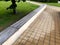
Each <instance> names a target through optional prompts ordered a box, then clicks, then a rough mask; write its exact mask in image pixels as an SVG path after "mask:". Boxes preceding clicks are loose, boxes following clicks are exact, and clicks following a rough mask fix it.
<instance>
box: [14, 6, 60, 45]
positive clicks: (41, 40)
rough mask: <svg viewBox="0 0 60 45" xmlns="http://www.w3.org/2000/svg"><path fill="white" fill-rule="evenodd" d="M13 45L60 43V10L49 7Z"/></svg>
mask: <svg viewBox="0 0 60 45" xmlns="http://www.w3.org/2000/svg"><path fill="white" fill-rule="evenodd" d="M13 45H60V12H59V11H56V10H54V9H52V8H50V7H47V8H46V9H45V10H44V11H43V12H42V13H41V14H40V15H39V16H38V17H37V18H36V19H35V21H34V22H33V23H32V24H31V25H30V26H29V27H28V28H27V29H26V31H25V32H24V33H23V34H22V35H21V36H20V37H19V38H18V39H17V40H16V42H15V43H14V44H13Z"/></svg>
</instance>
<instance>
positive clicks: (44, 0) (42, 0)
mask: <svg viewBox="0 0 60 45" xmlns="http://www.w3.org/2000/svg"><path fill="white" fill-rule="evenodd" d="M31 1H38V2H58V0H31Z"/></svg>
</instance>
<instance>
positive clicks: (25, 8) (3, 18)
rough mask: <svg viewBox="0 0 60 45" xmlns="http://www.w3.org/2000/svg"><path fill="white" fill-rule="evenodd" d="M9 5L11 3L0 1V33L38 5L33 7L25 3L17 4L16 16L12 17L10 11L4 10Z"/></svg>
mask: <svg viewBox="0 0 60 45" xmlns="http://www.w3.org/2000/svg"><path fill="white" fill-rule="evenodd" d="M9 5H11V2H10V1H9V2H4V1H0V31H2V30H3V29H5V28H6V27H8V26H10V25H11V24H13V23H14V22H16V21H18V20H19V19H21V18H22V17H24V16H25V15H27V14H28V13H30V12H31V11H33V10H34V9H36V8H37V7H39V6H38V5H34V4H31V3H27V2H24V3H23V2H19V3H17V9H16V10H17V14H15V15H13V14H12V10H6V8H7V7H9Z"/></svg>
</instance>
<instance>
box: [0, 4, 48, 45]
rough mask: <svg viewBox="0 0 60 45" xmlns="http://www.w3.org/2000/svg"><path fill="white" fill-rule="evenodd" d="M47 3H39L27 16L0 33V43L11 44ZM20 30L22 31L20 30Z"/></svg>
mask: <svg viewBox="0 0 60 45" xmlns="http://www.w3.org/2000/svg"><path fill="white" fill-rule="evenodd" d="M46 7H47V5H41V6H40V7H39V8H37V9H36V10H34V11H32V12H31V13H29V14H28V15H27V16H25V17H24V18H22V19H21V20H19V21H18V22H16V23H14V24H13V25H11V26H10V27H8V28H6V29H5V30H4V31H3V32H1V33H0V45H12V44H13V43H14V42H15V41H16V40H17V38H18V37H19V36H20V35H21V34H22V33H23V32H24V31H25V29H27V28H28V26H29V25H30V24H31V23H32V22H33V21H34V20H35V19H36V18H37V17H38V16H39V14H40V13H42V12H43V11H44V9H45V8H46ZM21 30H22V31H21Z"/></svg>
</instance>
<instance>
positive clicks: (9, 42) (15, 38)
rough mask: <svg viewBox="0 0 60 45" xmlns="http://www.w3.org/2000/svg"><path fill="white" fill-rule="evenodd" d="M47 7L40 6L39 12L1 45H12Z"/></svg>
mask: <svg viewBox="0 0 60 45" xmlns="http://www.w3.org/2000/svg"><path fill="white" fill-rule="evenodd" d="M46 7H47V5H41V7H40V8H41V9H40V11H39V12H38V13H37V14H35V15H34V16H33V17H32V18H31V19H30V20H29V21H28V22H27V23H25V24H24V25H23V26H22V27H21V28H20V29H19V30H18V31H17V32H16V33H14V34H13V35H12V36H11V37H10V38H9V39H8V40H7V41H5V42H4V43H3V44H2V45H12V44H13V43H14V42H15V41H16V40H17V38H18V37H20V36H21V34H22V33H23V32H24V31H25V30H26V29H27V28H28V26H29V25H30V24H31V23H32V22H33V21H34V20H35V19H36V18H37V17H38V16H39V14H41V13H42V11H43V10H44V9H45V8H46Z"/></svg>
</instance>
